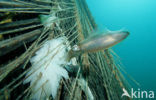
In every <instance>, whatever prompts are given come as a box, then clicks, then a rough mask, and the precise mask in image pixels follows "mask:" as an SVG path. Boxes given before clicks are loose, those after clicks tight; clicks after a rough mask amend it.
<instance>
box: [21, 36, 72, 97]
mask: <svg viewBox="0 0 156 100" xmlns="http://www.w3.org/2000/svg"><path fill="white" fill-rule="evenodd" d="M70 49H71V48H70V47H69V42H68V41H67V38H66V37H65V36H63V37H59V38H56V39H52V40H49V41H46V42H45V43H44V44H43V46H42V47H41V49H39V50H38V51H37V52H36V55H35V56H34V57H32V58H31V60H30V62H31V64H32V67H31V70H30V71H29V72H28V73H27V76H29V75H30V76H29V77H28V78H27V79H26V80H25V81H24V84H25V83H28V82H30V87H31V92H32V93H33V95H32V99H35V100H40V99H42V100H45V99H46V97H49V96H50V95H52V97H53V98H55V97H56V95H57V90H58V87H59V82H60V80H61V78H65V79H68V78H69V76H68V72H67V71H66V70H65V68H64V66H63V65H66V64H67V63H68V61H67V57H68V50H70Z"/></svg>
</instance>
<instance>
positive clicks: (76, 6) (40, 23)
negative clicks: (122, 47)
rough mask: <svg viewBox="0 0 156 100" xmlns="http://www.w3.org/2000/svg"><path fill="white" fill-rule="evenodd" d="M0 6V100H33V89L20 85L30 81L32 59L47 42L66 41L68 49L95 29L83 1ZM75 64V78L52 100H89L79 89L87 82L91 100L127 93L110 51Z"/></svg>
mask: <svg viewBox="0 0 156 100" xmlns="http://www.w3.org/2000/svg"><path fill="white" fill-rule="evenodd" d="M0 6H1V7H0V17H1V19H0V99H2V100H3V99H4V100H11V99H31V98H32V97H33V95H34V94H35V93H32V89H33V87H31V86H30V83H27V84H23V82H24V81H25V80H26V79H27V78H28V77H29V75H27V73H28V72H29V71H30V70H31V67H32V64H31V63H30V59H31V58H32V57H33V56H35V52H36V51H38V50H39V49H40V48H41V47H42V45H43V44H44V43H45V42H46V41H48V40H52V39H56V38H59V37H62V36H65V37H67V40H68V41H69V46H71V47H72V46H74V45H75V44H78V43H79V42H81V41H82V40H84V39H85V38H87V37H88V36H90V35H91V32H92V31H93V30H95V29H96V28H97V25H96V23H95V22H94V19H93V17H92V16H91V13H90V12H89V9H88V7H87V5H86V2H85V1H84V0H46V1H44V0H7V1H6V0H2V1H0ZM76 61H77V63H78V65H79V66H80V68H81V70H79V71H78V72H77V73H76V76H75V77H74V78H73V76H72V75H71V77H70V78H69V79H62V80H61V82H60V84H59V89H58V91H57V96H56V98H55V99H61V100H69V99H74V100H75V99H76V100H77V99H78V100H80V99H86V98H88V95H87V93H86V92H85V90H84V89H82V87H81V86H80V84H78V83H79V82H78V79H79V78H80V77H83V78H84V79H85V80H86V82H87V84H88V86H89V87H90V90H91V91H92V94H93V96H94V99H95V100H120V99H121V94H122V88H126V89H127V88H128V83H127V81H126V80H125V79H124V77H123V76H122V74H121V72H120V69H119V65H118V64H116V63H115V61H114V59H113V56H112V54H111V50H109V49H107V50H103V51H100V52H96V53H88V54H83V55H81V56H78V57H76ZM34 73H35V72H34ZM36 82H37V81H36ZM43 85H44V84H43ZM127 90H128V89H127ZM42 91H43V93H44V91H45V90H44V89H43V90H42ZM41 95H42V94H41ZM46 98H48V99H52V95H50V96H48V97H46ZM88 99H89V98H88ZM123 99H128V98H123Z"/></svg>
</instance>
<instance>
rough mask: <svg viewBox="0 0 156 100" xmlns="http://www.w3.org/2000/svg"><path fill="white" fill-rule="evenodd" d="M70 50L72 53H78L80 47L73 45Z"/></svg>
mask: <svg viewBox="0 0 156 100" xmlns="http://www.w3.org/2000/svg"><path fill="white" fill-rule="evenodd" d="M72 50H73V51H80V47H79V46H78V45H74V46H73V48H72Z"/></svg>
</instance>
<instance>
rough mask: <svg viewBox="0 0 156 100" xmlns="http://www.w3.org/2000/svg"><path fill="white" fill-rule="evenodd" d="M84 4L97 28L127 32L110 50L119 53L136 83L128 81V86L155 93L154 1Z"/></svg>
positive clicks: (109, 0) (110, 0)
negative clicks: (125, 36)
mask: <svg viewBox="0 0 156 100" xmlns="http://www.w3.org/2000/svg"><path fill="white" fill-rule="evenodd" d="M87 3H88V6H89V9H90V10H91V13H92V15H93V17H94V18H95V21H96V23H97V24H98V27H99V30H104V29H106V28H107V29H109V30H120V29H125V30H128V31H129V32H130V36H129V37H128V38H127V39H126V40H124V41H123V42H122V43H120V44H118V45H116V46H115V47H113V50H114V51H115V52H116V53H117V54H118V55H119V56H120V59H121V62H122V63H123V65H124V69H125V70H126V72H127V73H128V74H129V75H130V76H132V77H133V78H134V79H135V80H136V81H137V82H138V83H139V84H140V86H137V85H134V83H133V82H130V83H131V85H132V88H136V89H138V88H139V89H140V90H147V91H151V90H152V91H155V92H156V0H97V1H95V0H87ZM127 79H128V78H127ZM128 80H129V79H128Z"/></svg>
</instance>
